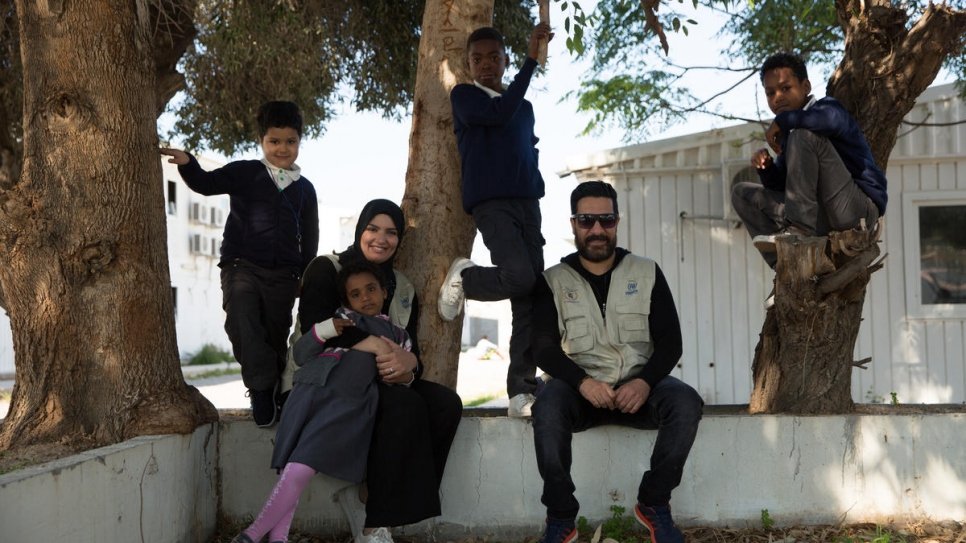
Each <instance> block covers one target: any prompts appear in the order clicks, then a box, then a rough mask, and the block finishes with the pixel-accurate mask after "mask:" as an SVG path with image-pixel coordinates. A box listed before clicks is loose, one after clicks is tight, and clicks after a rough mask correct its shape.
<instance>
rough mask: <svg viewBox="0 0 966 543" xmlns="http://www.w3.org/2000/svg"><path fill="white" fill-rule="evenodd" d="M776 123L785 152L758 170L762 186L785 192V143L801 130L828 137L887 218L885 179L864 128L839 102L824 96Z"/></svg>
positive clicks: (778, 117)
mask: <svg viewBox="0 0 966 543" xmlns="http://www.w3.org/2000/svg"><path fill="white" fill-rule="evenodd" d="M775 123H776V124H778V126H779V128H781V129H782V134H784V135H785V136H786V138H785V140H783V141H782V153H781V154H780V155H778V157H777V158H776V159H775V161H774V163H773V164H772V166H771V167H769V168H765V169H763V170H758V176H759V178H760V179H761V183H762V184H763V185H765V186H766V187H768V188H770V189H773V190H780V191H784V190H785V175H786V173H787V168H786V165H785V153H784V150H785V143H784V141H787V139H788V138H787V135H788V132H789V131H790V130H793V129H797V128H802V129H805V130H809V131H811V132H814V133H816V134H818V135H819V136H822V137H825V138H828V140H829V142H831V144H832V147H835V150H836V152H838V154H839V157H840V158H841V159H842V162H843V163H845V167H846V169H848V170H849V173H851V174H852V179H854V180H855V183H856V184H857V185H858V186H859V188H861V189H862V192H864V193H866V195H868V196H869V198H870V199H871V200H872V202H873V203H875V206H876V207H877V208H879V215H880V216H883V215H885V210H886V202H887V201H888V199H889V197H888V194H887V193H886V176H885V174H884V173H882V170H880V169H879V167H878V166H876V164H875V160H874V159H873V158H872V151H871V150H870V149H869V143H868V142H867V141H866V140H865V135H864V134H862V129H860V128H859V124H858V123H856V122H855V119H853V118H852V116H851V115H849V112H848V111H846V110H845V108H844V107H842V104H840V103H839V101H838V100H836V99H835V98H831V97H825V98H822V99H821V100H817V101H816V102H815V103H814V104H812V107H810V108H808V109H796V110H794V111H785V112H782V113H779V114H778V115H777V116H776V117H775Z"/></svg>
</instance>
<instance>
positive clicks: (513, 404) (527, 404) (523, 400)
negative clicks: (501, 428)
mask: <svg viewBox="0 0 966 543" xmlns="http://www.w3.org/2000/svg"><path fill="white" fill-rule="evenodd" d="M534 401H536V398H535V397H534V396H533V394H529V393H526V392H525V393H523V394H517V395H516V396H514V397H512V398H510V406H509V407H507V410H506V415H507V416H508V417H516V418H525V417H530V416H533V415H532V414H531V412H530V409H531V408H532V407H533V402H534Z"/></svg>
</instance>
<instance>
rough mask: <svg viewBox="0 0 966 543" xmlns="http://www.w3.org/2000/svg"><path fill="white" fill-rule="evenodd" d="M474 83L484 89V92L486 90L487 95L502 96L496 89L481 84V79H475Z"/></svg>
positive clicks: (491, 96) (492, 96)
mask: <svg viewBox="0 0 966 543" xmlns="http://www.w3.org/2000/svg"><path fill="white" fill-rule="evenodd" d="M473 84H474V85H476V86H477V87H479V88H481V89H483V92H485V93H486V94H487V95H489V97H490V98H498V97H500V96H502V95H501V94H500V93H498V92H496V91H495V90H493V89H491V88H490V87H486V86H483V85H481V84H480V82H479V81H476V80H475V79H474V80H473Z"/></svg>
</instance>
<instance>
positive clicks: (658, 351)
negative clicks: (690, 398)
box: [530, 247, 682, 389]
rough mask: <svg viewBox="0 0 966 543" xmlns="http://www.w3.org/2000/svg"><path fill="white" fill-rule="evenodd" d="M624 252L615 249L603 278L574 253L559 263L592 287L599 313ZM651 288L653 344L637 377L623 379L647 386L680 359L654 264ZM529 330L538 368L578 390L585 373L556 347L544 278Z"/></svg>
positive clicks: (675, 324) (670, 306) (670, 305)
mask: <svg viewBox="0 0 966 543" xmlns="http://www.w3.org/2000/svg"><path fill="white" fill-rule="evenodd" d="M628 254H629V253H628V251H627V250H626V249H622V248H619V247H618V248H617V252H616V258H615V259H614V267H613V268H611V269H610V270H608V271H607V273H605V274H603V275H594V274H592V273H590V272H589V271H587V270H586V269H585V268H584V267H583V266H581V264H580V258H579V257H578V256H577V253H572V254H570V255H568V256H566V257H564V258H562V259H561V260H560V261H561V262H564V263H565V264H567V265H568V266H570V267H571V268H573V269H575V270H577V273H579V274H580V275H581V277H583V278H584V279H585V280H586V281H587V282H588V283H591V284H592V285H594V287H595V288H594V289H593V290H594V294H595V295H596V297H597V308H598V309H599V310H600V312H601V314H603V312H604V309H603V305H604V303H605V302H606V301H607V290H608V289H607V286H608V285H609V284H610V276H611V274H612V273H613V271H614V268H616V267H617V266H619V265H620V262H621V260H623V259H624V257H625V256H626V255H628ZM655 268H656V269H655V271H656V274H655V278H654V288H652V289H651V309H650V314H648V317H647V324H648V327H649V329H650V331H651V339H652V341H653V343H654V353H653V354H652V355H651V358H649V359H648V361H647V363H646V364H645V365H644V367H643V368H641V371H640V373H639V374H637V375H632V376H630V377H629V378H628V379H627V380H628V381H629V380H630V379H634V378H641V379H643V380H644V381H646V382H647V384H649V385H651V387H652V388H653V387H654V385H656V384H657V383H659V382H660V381H661V379H664V378H665V377H667V376H668V374H670V373H671V370H673V369H674V366H675V365H676V364H677V363H678V360H679V359H680V358H681V352H682V344H681V323H680V322H679V321H678V312H677V309H675V307H674V298H673V297H672V296H671V289H670V288H669V287H668V284H667V280H666V279H665V278H664V273H663V272H661V268H660V266H657V265H656V264H655ZM533 316H534V318H533V320H532V322H533V324H532V326H533V329H532V333H531V339H530V344H531V347H532V348H533V359H534V360H536V361H537V365H538V366H540V369H542V370H543V371H545V372H547V373H549V374H550V375H552V376H553V377H554V378H555V379H563V380H564V381H565V382H567V383H569V384H570V386H572V387H574V388H578V389H579V388H580V382H581V381H582V380H583V378H584V377H586V376H587V372H586V371H584V369H583V368H581V367H580V366H578V365H577V364H576V363H575V362H574V361H573V360H571V359H570V357H569V356H567V353H565V352H564V350H563V347H561V345H560V328H559V324H558V322H557V321H558V315H557V305H556V304H555V303H554V299H553V291H552V290H550V285H548V284H547V279H546V278H545V277H544V276H542V275H541V276H540V278H539V279H537V283H536V285H535V286H534V289H533Z"/></svg>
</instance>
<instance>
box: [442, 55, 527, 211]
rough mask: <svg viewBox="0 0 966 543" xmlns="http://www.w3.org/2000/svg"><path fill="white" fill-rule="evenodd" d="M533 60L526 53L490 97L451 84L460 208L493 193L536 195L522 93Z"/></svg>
mask: <svg viewBox="0 0 966 543" xmlns="http://www.w3.org/2000/svg"><path fill="white" fill-rule="evenodd" d="M536 67H537V61H535V60H533V59H532V58H527V60H526V61H524V63H523V67H522V68H520V73H518V74H517V76H516V77H515V78H513V82H512V83H510V86H509V87H507V89H506V91H504V92H503V95H502V96H498V97H496V98H490V96H489V95H488V94H486V92H485V91H483V89H481V88H479V87H477V86H476V85H470V84H466V83H463V84H460V85H456V86H455V87H453V91H452V92H451V93H450V102H451V103H452V105H453V129H454V131H455V132H456V143H457V146H458V147H459V153H460V159H461V161H462V165H461V171H462V178H463V209H464V210H465V211H466V212H467V213H472V212H473V208H474V207H476V205H477V204H479V203H480V202H484V201H486V200H492V199H495V198H541V197H543V192H544V187H543V177H542V176H541V175H540V170H539V169H537V148H536V147H535V145H536V144H537V141H539V140H538V139H537V137H536V136H534V135H533V125H534V117H533V106H532V105H531V104H530V102H528V101H526V100H525V99H524V98H523V95H524V94H526V92H527V87H529V86H530V78H531V77H532V76H533V70H534V69H535V68H536Z"/></svg>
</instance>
